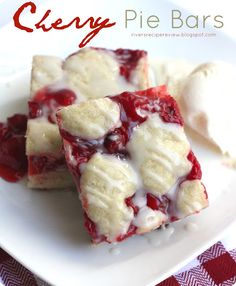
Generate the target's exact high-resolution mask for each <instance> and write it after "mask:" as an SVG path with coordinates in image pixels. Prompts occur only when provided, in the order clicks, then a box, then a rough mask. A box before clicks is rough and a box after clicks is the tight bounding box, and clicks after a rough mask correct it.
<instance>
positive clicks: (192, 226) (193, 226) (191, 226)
mask: <svg viewBox="0 0 236 286" xmlns="http://www.w3.org/2000/svg"><path fill="white" fill-rule="evenodd" d="M184 229H185V230H186V231H188V232H195V231H198V229H199V227H198V224H197V223H194V222H191V221H189V222H187V223H185V225H184Z"/></svg>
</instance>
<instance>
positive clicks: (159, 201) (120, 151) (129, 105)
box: [58, 86, 202, 243]
mask: <svg viewBox="0 0 236 286" xmlns="http://www.w3.org/2000/svg"><path fill="white" fill-rule="evenodd" d="M109 98H110V99H111V100H113V101H115V102H116V103H118V104H119V106H120V110H121V113H120V120H121V126H120V127H119V128H116V129H114V130H112V131H111V132H109V133H108V134H106V136H105V137H104V138H100V139H97V140H92V141H88V140H83V139H81V138H79V137H76V136H72V135H71V134H69V133H68V132H66V131H65V130H60V132H61V135H62V137H63V139H64V140H66V141H67V142H69V144H70V146H71V147H72V156H73V157H74V158H75V160H76V162H77V165H76V166H72V165H70V164H69V168H70V169H71V172H72V173H73V175H74V177H75V179H76V183H77V185H78V189H79V182H80V176H81V173H80V165H81V164H82V163H86V162H88V161H89V159H90V158H91V157H92V155H93V154H95V153H96V152H97V150H102V152H103V153H104V154H112V155H114V156H116V157H119V158H121V159H125V158H127V159H129V158H130V154H129V153H128V151H127V150H126V144H127V143H128V142H129V139H130V136H131V134H132V129H133V128H135V127H136V126H138V125H140V124H141V123H143V122H144V121H146V120H147V117H143V116H140V114H139V112H138V111H139V110H142V111H147V112H151V113H156V112H157V113H158V114H159V116H160V117H161V118H162V120H163V121H164V122H167V123H176V124H179V125H181V126H183V119H182V117H181V114H180V112H179V108H178V106H177V103H176V101H175V100H174V99H173V98H172V97H171V96H170V95H167V92H166V88H165V86H160V87H158V88H150V89H148V90H146V91H138V92H134V93H131V92H124V93H122V94H120V95H117V96H114V97H109ZM58 122H59V125H60V117H58ZM114 136H115V137H114ZM114 138H116V139H115V140H114ZM187 159H188V160H189V161H190V162H191V163H192V169H191V171H190V172H189V174H188V175H187V176H186V178H184V179H183V180H182V181H181V183H182V182H183V181H185V180H195V179H201V175H202V174H201V168H200V164H199V163H198V161H197V159H196V157H195V156H194V154H193V152H192V151H190V152H189V154H188V156H187ZM133 197H134V195H133V196H132V197H129V198H126V200H125V203H126V205H127V206H128V207H131V208H132V209H133V213H134V216H136V215H137V214H138V212H139V207H138V206H136V205H135V204H134V202H133V200H132V199H133ZM146 199H147V206H148V207H149V208H151V209H152V210H160V211H162V212H163V213H164V214H168V213H170V207H171V199H170V198H168V196H167V195H162V196H159V197H156V196H154V195H153V194H151V193H148V192H147V194H146ZM84 209H85V212H84V216H85V227H86V228H87V230H88V232H89V234H90V236H91V237H92V239H93V241H94V242H95V243H99V242H102V241H107V239H106V237H105V236H104V235H100V234H99V233H98V231H97V229H96V225H95V224H94V222H93V221H92V220H91V219H90V218H89V217H88V215H87V214H86V204H85V205H84ZM178 219H179V218H178V217H174V216H172V217H171V216H170V218H169V222H173V221H176V220H178ZM136 230H137V227H136V226H134V225H133V224H132V223H131V225H130V227H129V229H128V231H127V233H126V234H124V235H121V236H119V237H117V238H116V241H122V240H124V239H126V238H127V237H129V236H132V235H134V234H136ZM107 242H109V241H107Z"/></svg>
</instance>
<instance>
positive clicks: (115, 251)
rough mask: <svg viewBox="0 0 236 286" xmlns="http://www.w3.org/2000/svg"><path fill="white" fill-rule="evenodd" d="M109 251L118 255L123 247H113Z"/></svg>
mask: <svg viewBox="0 0 236 286" xmlns="http://www.w3.org/2000/svg"><path fill="white" fill-rule="evenodd" d="M109 253H110V254H112V255H115V256H117V255H120V253H121V249H120V248H118V247H112V248H110V249H109Z"/></svg>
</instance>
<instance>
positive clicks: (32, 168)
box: [28, 155, 66, 176]
mask: <svg viewBox="0 0 236 286" xmlns="http://www.w3.org/2000/svg"><path fill="white" fill-rule="evenodd" d="M28 162H29V172H28V173H29V175H31V176H33V175H38V174H42V173H46V172H50V171H52V170H55V169H58V168H60V167H61V168H65V166H66V162H65V158H64V157H60V158H54V157H53V156H48V155H47V156H43V155H40V156H29V157H28Z"/></svg>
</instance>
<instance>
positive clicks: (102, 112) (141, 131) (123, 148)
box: [57, 86, 208, 243]
mask: <svg viewBox="0 0 236 286" xmlns="http://www.w3.org/2000/svg"><path fill="white" fill-rule="evenodd" d="M57 121H58V125H59V128H60V133H61V136H62V138H63V144H64V150H65V157H66V161H67V164H68V167H69V169H70V171H71V173H72V174H73V177H74V180H75V183H76V185H77V189H78V192H79V196H80V200H81V202H82V207H83V209H84V217H85V227H86V228H87V230H88V232H89V234H90V236H91V238H92V241H93V243H100V242H102V241H106V242H109V243H113V242H119V241H122V240H124V239H126V238H127V237H129V236H131V235H135V234H143V233H146V232H149V231H151V230H154V229H157V228H159V227H160V226H162V225H165V224H169V223H171V222H173V221H176V220H180V219H182V218H184V217H186V216H188V215H191V214H194V213H197V212H199V211H200V210H202V209H203V208H205V207H207V206H208V198H207V193H206V190H205V187H204V185H203V184H202V183H201V176H202V173H201V168H200V165H199V163H198V161H197V159H196V157H195V155H194V153H193V152H192V151H191V147H190V144H189V142H188V140H187V137H186V135H185V133H184V129H183V120H182V117H181V114H180V112H179V109H178V106H177V103H176V101H175V100H174V99H173V98H172V97H171V96H170V95H169V94H168V93H167V90H166V88H165V86H160V87H156V88H150V89H147V90H142V91H136V92H124V93H121V94H119V95H116V96H112V97H105V98H100V99H94V100H89V101H86V102H82V103H80V104H74V105H71V106H68V107H64V108H62V109H60V110H59V111H58V112H57Z"/></svg>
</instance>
